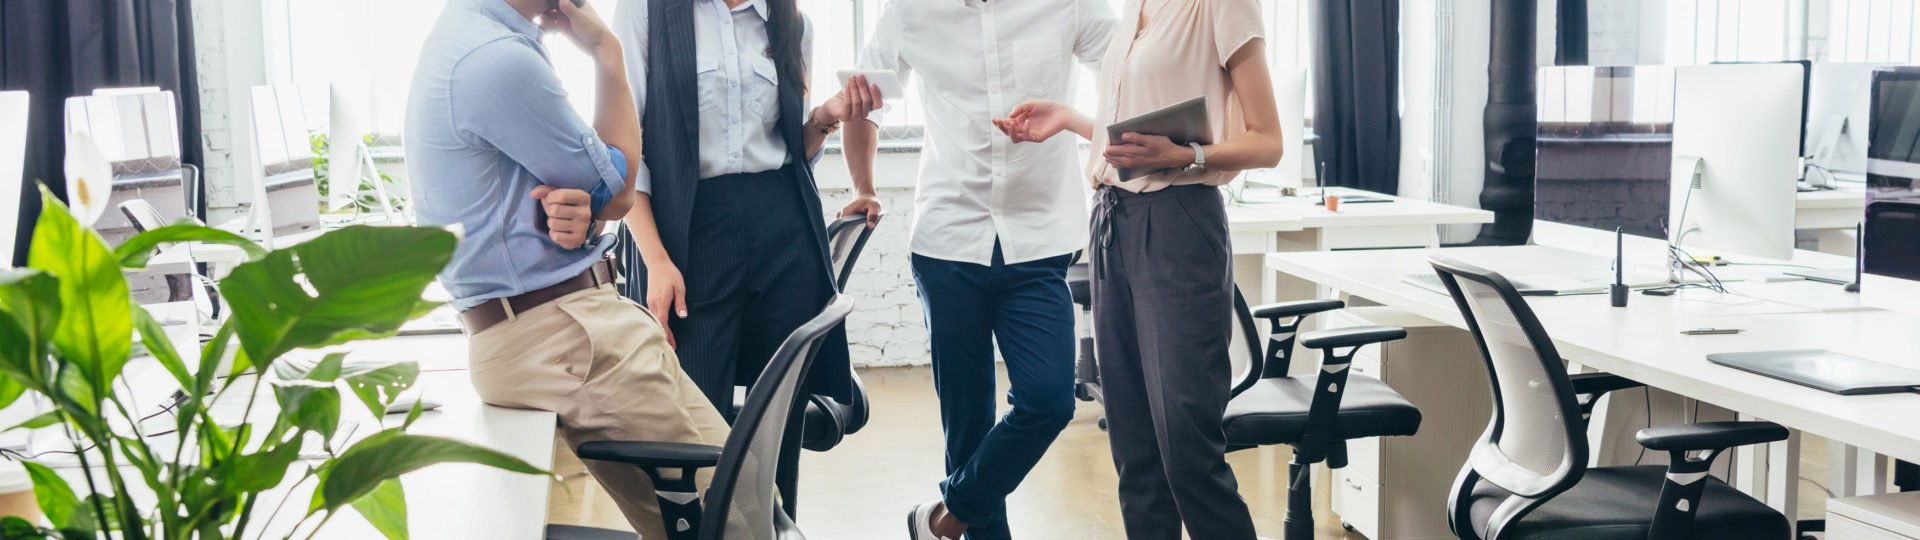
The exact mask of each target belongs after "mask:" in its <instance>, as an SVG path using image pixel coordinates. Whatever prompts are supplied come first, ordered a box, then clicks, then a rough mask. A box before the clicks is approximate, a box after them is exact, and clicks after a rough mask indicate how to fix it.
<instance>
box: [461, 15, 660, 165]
mask: <svg viewBox="0 0 1920 540" xmlns="http://www.w3.org/2000/svg"><path fill="white" fill-rule="evenodd" d="M452 77H453V79H454V80H453V81H452V82H453V84H451V85H450V87H451V88H452V91H451V95H450V96H449V97H450V98H451V99H449V100H448V102H449V105H448V106H449V107H451V108H452V111H451V112H452V113H453V114H452V117H453V121H454V125H455V127H456V128H457V129H459V131H460V133H461V135H462V136H463V137H468V138H469V141H468V142H469V143H470V144H475V145H483V146H492V147H493V148H496V149H498V150H500V151H501V152H503V153H505V154H506V155H507V157H509V158H511V159H512V160H513V161H514V162H515V163H518V164H519V165H520V166H521V167H525V168H526V169H527V171H528V172H531V173H533V176H534V178H537V179H539V180H540V183H542V184H546V185H549V186H553V187H557V188H566V189H578V190H581V191H594V190H595V189H596V188H603V189H605V190H606V191H607V192H609V193H618V192H619V191H620V190H621V188H624V187H625V186H626V177H625V175H624V174H622V173H621V172H620V170H619V169H618V168H617V167H615V166H614V163H613V160H612V158H611V157H610V156H609V155H608V151H607V145H606V143H604V142H601V140H600V136H599V135H598V134H596V133H595V132H594V130H593V127H592V126H589V125H588V124H587V123H586V121H584V120H582V119H581V118H580V115H578V114H576V113H575V112H574V111H573V106H572V105H571V104H570V103H568V101H567V92H566V89H564V88H562V87H561V86H560V79H559V77H556V76H555V75H554V73H553V68H552V67H550V66H549V65H548V64H547V60H546V58H545V57H544V56H541V54H540V52H539V51H538V50H536V49H534V47H533V46H532V45H531V44H528V43H525V42H521V41H518V40H516V39H501V40H498V41H494V42H492V43H488V44H486V45H482V46H480V47H479V48H476V49H474V50H473V52H472V53H470V54H468V55H467V56H466V57H465V58H463V59H461V60H460V63H459V65H457V66H456V67H455V68H454V70H453V75H452ZM644 180H645V179H644V178H642V179H639V180H636V181H635V185H634V188H635V189H638V190H641V191H646V188H648V187H650V186H647V185H646V182H645V181H644Z"/></svg>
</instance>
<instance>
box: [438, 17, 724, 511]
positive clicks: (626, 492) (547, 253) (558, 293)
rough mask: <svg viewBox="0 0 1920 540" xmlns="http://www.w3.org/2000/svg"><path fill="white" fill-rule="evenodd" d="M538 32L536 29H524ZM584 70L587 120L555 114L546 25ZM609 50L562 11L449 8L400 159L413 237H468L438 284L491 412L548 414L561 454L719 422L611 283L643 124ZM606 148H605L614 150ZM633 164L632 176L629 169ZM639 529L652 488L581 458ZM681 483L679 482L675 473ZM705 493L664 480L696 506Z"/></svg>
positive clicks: (642, 189)
mask: <svg viewBox="0 0 1920 540" xmlns="http://www.w3.org/2000/svg"><path fill="white" fill-rule="evenodd" d="M536 19H538V20H539V21H540V24H539V25H538V26H536V24H535V22H534V21H535V20H536ZM542 27H544V28H545V29H546V30H548V31H551V32H554V33H558V34H562V35H565V36H566V37H568V38H570V40H571V41H573V42H574V44H576V45H578V46H579V47H580V48H581V49H583V50H585V51H586V52H587V53H588V55H589V56H591V57H593V59H594V66H595V72H596V74H597V79H598V82H597V85H596V87H595V94H596V95H595V97H596V101H595V102H596V107H595V109H596V110H595V115H594V116H595V117H594V121H593V125H591V126H589V125H587V124H586V122H584V121H583V120H582V119H581V118H579V116H577V115H576V114H575V113H574V111H573V108H572V107H571V106H570V105H569V104H568V102H567V95H566V91H565V90H564V89H563V88H561V86H560V81H559V79H558V78H557V77H556V76H555V75H554V72H553V68H552V66H551V65H549V64H548V60H547V56H546V50H545V49H544V48H543V47H542V45H541V43H540V33H541V28H542ZM624 66H625V61H624V59H623V53H622V52H621V48H620V45H619V42H618V40H617V39H615V38H614V37H613V34H612V32H610V31H608V30H607V27H606V25H605V23H604V22H602V21H601V20H600V17H599V15H597V14H595V13H594V11H593V9H592V8H591V7H583V6H578V5H576V4H574V3H573V1H572V0H562V1H560V2H557V3H554V2H552V0H448V2H447V6H446V8H445V10H444V11H442V12H441V14H440V18H439V20H438V22H437V23H436V24H435V26H434V28H433V30H432V33H431V34H429V36H428V37H427V40H426V42H425V44H424V45H423V46H422V48H421V53H420V60H419V65H418V67H417V68H416V69H415V72H414V81H413V86H412V89H411V95H410V96H409V98H408V103H407V123H406V128H407V134H406V146H407V163H408V168H409V173H410V175H411V179H412V182H411V183H412V186H413V187H412V188H413V196H414V203H415V205H416V206H415V208H416V210H417V213H418V215H419V218H420V221H421V223H422V224H425V225H456V224H457V225H459V226H461V228H462V229H464V231H465V234H464V236H463V238H462V240H461V242H460V245H459V247H458V249H457V250H456V251H455V253H454V258H453V261H452V263H451V264H449V265H448V266H447V269H446V270H445V271H444V272H443V273H442V275H441V281H442V283H443V284H444V285H445V286H446V289H447V292H448V293H450V294H451V295H452V296H453V298H454V300H453V305H454V306H455V307H457V308H459V309H460V310H461V312H460V321H461V326H462V327H463V328H464V329H465V330H466V331H467V333H468V335H470V336H471V343H470V348H469V353H468V354H469V362H470V364H471V367H472V370H471V377H472V378H473V384H474V388H475V390H476V391H477V392H478V393H479V394H480V396H481V398H482V399H484V400H486V401H487V402H488V403H492V404H495V405H500V406H505V407H519V408H531V409H543V410H549V411H553V412H555V413H557V414H558V415H559V418H560V427H561V436H562V437H563V438H565V439H566V442H567V445H568V446H569V447H572V448H578V447H579V446H580V445H581V444H583V443H586V442H591V441H599V440H644V441H670V442H683V443H698V444H711V445H720V444H723V443H724V442H725V440H726V435H727V426H726V423H725V421H724V420H723V419H722V418H721V416H720V414H719V412H718V411H716V410H715V409H714V407H713V405H712V404H711V403H710V402H708V400H707V399H706V398H705V397H704V395H702V394H701V393H700V391H699V389H698V388H697V387H695V386H694V385H693V383H692V381H691V380H690V379H688V378H687V376H686V374H685V373H683V372H681V371H680V366H679V361H678V359H677V358H676V357H675V356H674V353H673V350H672V348H671V347H670V346H669V345H668V344H667V339H666V334H665V332H664V331H663V330H662V328H661V327H660V324H659V323H658V322H657V321H656V320H655V319H654V317H652V316H651V315H649V314H648V313H647V312H646V311H645V310H644V309H643V308H641V307H640V306H638V305H635V304H633V303H632V302H629V301H627V300H626V299H625V298H623V297H621V296H620V295H619V293H618V292H617V291H616V290H615V289H614V276H615V275H616V270H615V269H614V268H613V266H612V265H611V263H609V262H608V260H607V258H606V252H607V249H608V248H610V247H611V244H612V241H611V239H610V237H603V238H599V239H597V240H593V241H592V242H591V245H588V244H589V240H590V239H594V237H595V236H596V234H597V231H598V229H599V228H600V227H599V225H600V222H601V221H605V220H614V219H620V218H621V217H623V216H625V215H626V214H627V212H628V210H629V209H630V208H633V207H635V206H638V207H640V208H645V207H646V206H647V198H648V191H649V189H648V188H649V182H648V178H647V177H645V176H639V177H637V178H635V177H630V175H629V174H628V173H627V172H625V169H627V167H625V166H624V164H625V163H635V162H637V161H638V160H637V157H638V154H639V149H640V126H639V122H638V118H639V114H638V113H636V112H635V109H634V105H633V101H632V100H631V99H630V96H631V92H630V91H629V89H628V87H627V80H626V73H625V67H624ZM609 147H611V148H612V151H610V150H609ZM633 169H635V170H642V169H640V168H639V167H634V168H633ZM587 467H588V469H589V470H590V471H592V472H593V475H594V477H595V478H596V479H598V480H599V481H600V483H601V484H602V485H604V486H605V487H606V489H607V491H608V493H609V494H611V495H612V496H613V498H614V500H615V502H616V503H617V504H619V506H620V509H621V511H622V512H623V513H625V514H626V516H627V519H628V521H629V522H631V523H632V525H633V527H634V528H635V530H637V531H639V532H640V533H641V534H643V535H644V536H645V537H646V538H664V537H665V536H666V530H665V528H664V527H662V525H661V519H660V507H659V504H658V500H657V498H656V495H655V486H654V485H653V484H652V482H650V481H649V479H648V478H647V477H646V476H645V475H643V474H641V472H640V471H639V469H638V468H635V467H631V466H617V465H615V466H608V465H603V464H601V463H598V462H588V463H587ZM675 480H684V479H675ZM678 483H683V484H699V486H673V485H668V484H663V485H662V486H660V489H661V490H662V491H676V492H681V493H685V494H687V495H689V496H693V494H694V493H695V492H696V487H703V485H704V479H699V481H697V482H691V483H689V482H678Z"/></svg>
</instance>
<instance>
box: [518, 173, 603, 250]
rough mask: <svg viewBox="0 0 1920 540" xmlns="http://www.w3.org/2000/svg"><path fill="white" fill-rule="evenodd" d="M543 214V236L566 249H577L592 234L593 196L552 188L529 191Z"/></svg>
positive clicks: (585, 242) (579, 191)
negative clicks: (544, 215)
mask: <svg viewBox="0 0 1920 540" xmlns="http://www.w3.org/2000/svg"><path fill="white" fill-rule="evenodd" d="M531 195H532V197H533V198H534V199H538V200H539V201H540V207H541V208H543V209H545V210H546V211H547V222H546V226H547V237H549V238H552V239H553V243H555V244H559V245H560V247H563V248H566V249H579V248H580V246H584V245H586V244H587V239H588V238H591V237H592V236H593V234H594V232H595V231H594V230H593V229H594V226H593V196H592V195H589V194H588V193H587V192H585V191H581V190H578V189H562V188H556V187H553V186H545V185H543V186H540V187H536V188H533V193H532V194H531Z"/></svg>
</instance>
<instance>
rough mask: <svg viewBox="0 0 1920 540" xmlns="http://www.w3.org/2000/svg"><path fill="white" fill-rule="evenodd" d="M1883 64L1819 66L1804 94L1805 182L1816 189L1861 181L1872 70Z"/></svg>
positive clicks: (1864, 163) (1863, 167)
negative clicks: (1837, 183)
mask: <svg viewBox="0 0 1920 540" xmlns="http://www.w3.org/2000/svg"><path fill="white" fill-rule="evenodd" d="M1887 65H1888V64H1872V63H1824V62H1823V63H1818V64H1814V65H1813V74H1812V76H1811V77H1810V87H1809V88H1808V93H1807V129H1806V133H1807V135H1806V141H1805V142H1804V144H1803V147H1804V148H1805V149H1806V157H1807V165H1808V167H1807V171H1806V173H1805V175H1804V176H1805V179H1806V180H1807V181H1808V182H1809V183H1812V184H1813V185H1816V186H1823V187H1832V186H1833V183H1834V182H1835V181H1839V182H1847V183H1853V184H1855V185H1857V184H1858V183H1860V182H1864V181H1865V178H1864V176H1865V175H1866V173H1867V117H1868V106H1867V104H1868V100H1867V94H1868V88H1869V85H1870V84H1871V83H1872V82H1873V70H1874V69H1875V68H1879V67H1884V66H1887Z"/></svg>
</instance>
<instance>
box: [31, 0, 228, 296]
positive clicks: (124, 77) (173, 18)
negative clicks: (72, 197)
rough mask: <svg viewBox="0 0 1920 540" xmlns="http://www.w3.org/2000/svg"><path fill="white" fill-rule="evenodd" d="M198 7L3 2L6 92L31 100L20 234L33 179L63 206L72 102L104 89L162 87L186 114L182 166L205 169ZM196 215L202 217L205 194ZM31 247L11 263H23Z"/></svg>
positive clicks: (183, 0)
mask: <svg viewBox="0 0 1920 540" xmlns="http://www.w3.org/2000/svg"><path fill="white" fill-rule="evenodd" d="M193 51H194V47H193V7H192V0H0V89H3V90H26V91H28V92H31V93H32V97H31V99H32V112H31V113H30V114H29V115H28V120H27V167H26V175H25V178H26V180H27V181H26V182H25V185H24V186H23V188H22V190H21V193H20V196H21V197H22V198H23V199H22V201H21V202H22V204H21V212H20V223H19V224H17V225H18V227H19V231H20V235H21V238H22V239H25V238H28V237H29V235H31V234H32V224H33V222H34V220H35V219H37V216H38V215H39V208H40V197H39V195H38V193H37V191H36V189H37V188H35V187H34V185H35V182H34V181H36V180H38V181H40V182H45V183H46V184H47V186H49V187H50V188H52V190H53V192H54V193H55V194H56V195H59V196H60V197H61V198H62V200H65V197H66V175H65V174H64V173H63V172H62V171H63V169H64V163H65V156H66V137H65V135H64V133H65V113H64V111H65V106H66V98H68V97H72V96H84V95H88V94H91V93H93V91H94V90H95V89H98V88H111V87H126V86H158V87H160V88H161V89H163V90H170V91H172V92H173V94H174V98H175V99H176V100H177V103H176V105H177V109H178V110H179V112H180V132H181V137H180V154H181V155H180V160H181V162H182V163H187V164H192V165H194V166H196V167H201V168H202V169H204V168H205V167H204V166H205V159H204V157H203V151H204V149H203V148H202V145H201V140H200V83H199V79H198V77H199V76H198V74H197V73H196V70H195V68H194V54H193ZM194 196H195V197H196V201H195V203H194V206H195V208H194V211H195V212H197V213H204V210H205V208H206V200H205V198H204V197H205V196H204V194H195V195H194ZM25 253H26V242H24V241H23V242H19V247H18V249H17V250H16V253H14V254H12V255H13V257H14V262H15V263H16V264H20V263H24V262H25Z"/></svg>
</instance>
